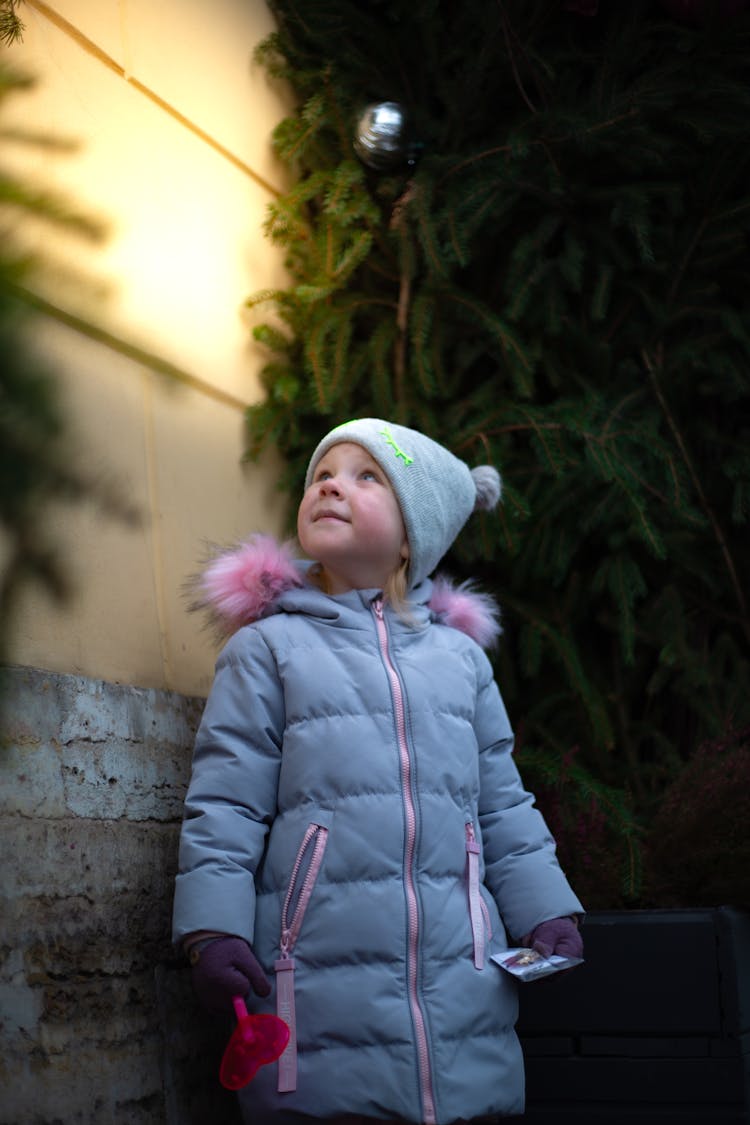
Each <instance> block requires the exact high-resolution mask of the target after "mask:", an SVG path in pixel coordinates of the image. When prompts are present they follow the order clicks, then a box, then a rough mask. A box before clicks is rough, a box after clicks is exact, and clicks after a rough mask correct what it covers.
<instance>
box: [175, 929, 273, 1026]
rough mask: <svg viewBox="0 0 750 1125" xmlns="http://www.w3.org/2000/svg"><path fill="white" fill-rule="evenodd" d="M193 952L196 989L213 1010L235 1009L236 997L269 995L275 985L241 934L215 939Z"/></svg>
mask: <svg viewBox="0 0 750 1125" xmlns="http://www.w3.org/2000/svg"><path fill="white" fill-rule="evenodd" d="M196 944H197V946H198V947H199V948H197V949H196V948H195V947H194V948H193V949H192V950H191V951H190V963H191V965H192V966H193V971H192V979H193V989H194V991H195V994H196V996H197V997H198V1000H199V1001H200V1003H201V1004H202V1005H203V1007H204V1008H206V1009H207V1010H208V1011H209V1012H227V1011H231V1009H232V997H233V996H242V997H245V996H247V994H248V992H250V990H251V989H252V991H253V992H254V993H255V994H256V996H268V994H269V992H270V991H271V985H270V984H269V983H268V977H267V976H266V974H265V973H264V972H263V969H262V968H261V966H260V964H259V962H258V960H257V958H256V956H255V954H254V953H253V951H252V949H251V948H250V946H249V945H248V943H247V942H246V941H244V940H243V939H242V938H238V937H231V936H227V937H220V938H213V939H211V940H209V941H208V942H207V944H206V945H204V944H203V943H202V942H197V943H196Z"/></svg>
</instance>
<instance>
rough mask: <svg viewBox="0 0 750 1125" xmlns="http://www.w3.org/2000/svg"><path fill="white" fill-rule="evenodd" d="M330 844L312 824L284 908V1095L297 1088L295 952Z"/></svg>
mask: <svg viewBox="0 0 750 1125" xmlns="http://www.w3.org/2000/svg"><path fill="white" fill-rule="evenodd" d="M327 843H328V829H327V828H325V827H323V825H322V824H309V825H308V827H307V830H306V832H305V835H304V837H303V838H302V843H301V844H300V847H299V851H298V852H297V858H296V860H295V861H294V867H293V868H292V874H291V876H290V878H289V886H288V888H287V892H286V898H285V899H284V905H283V906H282V908H281V943H280V949H281V956H280V957H279V959H278V960H277V961H276V962H275V963H274V969H275V970H276V1014H277V1015H278V1016H279V1018H280V1019H282V1020H284V1022H285V1023H286V1025H287V1026H288V1028H289V1042H288V1044H287V1046H286V1048H285V1050H284V1053H283V1054H282V1056H281V1058H280V1059H279V1081H278V1086H277V1089H278V1092H279V1093H280V1094H285V1093H289V1092H290V1091H292V1090H296V1089H297V1016H296V1010H295V1005H294V958H293V957H292V950H293V949H294V946H295V945H296V942H297V938H298V937H299V932H300V930H301V929H302V921H303V919H304V917H305V911H306V910H307V905H308V903H309V901H310V895H311V894H312V891H313V887H314V886H315V881H316V879H317V878H318V873H319V871H320V867H321V864H322V862H323V853H324V852H325V850H326V844H327ZM311 846H312V848H313V852H312V856H311V857H310V863H309V865H308V868H307V871H306V873H305V877H304V879H303V880H302V886H301V887H300V892H299V896H298V898H297V902H296V905H295V907H294V910H293V912H292V916H291V919H290V918H289V912H290V910H291V908H292V902H293V900H294V894H295V890H296V887H297V882H298V880H299V873H300V870H301V868H302V863H303V861H304V859H305V856H306V854H307V852H308V850H309V848H310V847H311Z"/></svg>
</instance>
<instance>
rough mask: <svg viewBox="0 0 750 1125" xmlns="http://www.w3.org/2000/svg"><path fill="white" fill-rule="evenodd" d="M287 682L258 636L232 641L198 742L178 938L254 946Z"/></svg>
mask: <svg viewBox="0 0 750 1125" xmlns="http://www.w3.org/2000/svg"><path fill="white" fill-rule="evenodd" d="M284 721H285V716H284V702H283V691H282V685H281V683H280V682H279V676H278V673H277V669H276V663H275V660H274V657H273V653H272V652H271V651H270V649H269V647H268V645H267V644H266V641H265V640H264V638H263V637H262V635H261V634H260V633H259V631H258V630H256V629H254V628H253V627H252V626H251V627H248V628H245V629H242V630H240V632H238V633H237V634H236V635H235V636H234V637H233V638H232V639H231V640H230V641H229V643H228V644H227V645H226V647H225V648H224V650H223V652H222V653H221V655H220V657H219V660H218V662H217V665H216V676H215V679H214V684H213V687H212V689H211V693H210V695H209V697H208V700H207V702H206V708H205V711H204V713H203V718H202V721H201V724H200V727H199V729H198V734H197V736H196V742H195V750H194V754H193V769H192V776H191V780H190V785H189V787H188V792H187V796H186V799H185V813H184V820H183V824H182V831H181V836H180V852H179V869H178V875H177V880H176V887H175V901H174V912H173V939H174V941H179V940H180V939H181V938H182V937H184V936H185V935H186V934H188V933H192V932H194V931H196V930H209V931H217V932H222V933H230V934H237V935H239V936H240V937H244V938H245V939H247V940H248V941H252V938H253V931H254V920H255V872H256V869H257V867H258V864H259V862H260V860H261V857H262V855H263V848H264V844H265V838H266V835H267V832H268V829H269V825H270V823H271V820H272V819H273V816H274V814H275V810H276V794H277V790H278V777H279V769H280V764H281V746H282V739H283V732H284Z"/></svg>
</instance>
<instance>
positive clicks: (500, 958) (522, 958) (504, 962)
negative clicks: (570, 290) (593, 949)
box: [492, 949, 583, 981]
mask: <svg viewBox="0 0 750 1125" xmlns="http://www.w3.org/2000/svg"><path fill="white" fill-rule="evenodd" d="M492 960H493V961H496V962H497V964H498V965H499V966H500V967H501V968H502V969H505V970H506V971H507V972H509V973H512V974H513V976H514V977H516V978H517V979H518V980H523V981H528V980H540V979H541V978H542V977H548V976H549V975H550V974H551V973H559V972H560V971H561V970H562V969H572V968H573V966H574V965H580V964H581V962H582V961H583V957H559V956H558V955H557V954H556V953H553V954H552V956H551V957H542V955H541V953H537V951H536V950H535V949H506V950H505V952H504V953H495V954H493V956H492Z"/></svg>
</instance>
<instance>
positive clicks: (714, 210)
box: [248, 0, 750, 904]
mask: <svg viewBox="0 0 750 1125" xmlns="http://www.w3.org/2000/svg"><path fill="white" fill-rule="evenodd" d="M271 6H272V9H273V11H274V13H275V15H276V17H277V21H278V32H277V33H276V34H274V35H273V36H271V37H270V39H269V40H267V41H266V43H264V44H263V45H262V47H261V49H260V57H261V58H262V60H263V61H264V62H265V63H266V65H267V66H268V67H269V70H270V71H271V73H273V74H275V75H278V76H282V77H284V78H285V79H286V80H288V81H289V82H290V83H291V85H292V87H293V89H294V91H295V92H296V94H297V96H298V109H297V111H296V112H295V113H294V114H293V115H292V116H290V117H289V118H288V119H286V120H285V121H283V122H282V123H281V124H280V125H279V127H278V128H277V130H276V133H275V137H274V141H275V144H276V147H277V149H278V152H279V153H280V154H281V156H282V157H283V158H284V159H285V160H286V161H287V162H288V163H289V165H290V166H291V167H292V169H293V170H294V173H295V177H294V186H293V187H292V189H291V190H290V191H289V192H288V194H286V195H285V196H284V197H283V198H281V199H280V200H279V201H278V202H276V203H274V204H273V205H272V207H271V208H270V213H269V218H268V223H267V232H268V235H269V237H270V238H271V239H272V240H273V241H274V242H276V243H277V244H279V245H280V246H282V247H283V248H284V249H285V251H286V258H287V264H288V267H289V271H290V278H291V281H290V285H289V287H288V288H287V289H284V290H280V291H273V292H264V293H260V294H256V295H255V296H254V297H253V298H251V300H250V302H249V303H250V304H252V305H257V304H260V303H262V302H271V303H272V306H273V309H274V311H275V314H276V315H275V317H274V318H273V323H271V322H270V321H269V323H266V324H263V325H261V326H259V327H258V328H256V330H255V335H256V337H257V339H259V340H260V341H261V342H262V343H264V344H265V345H266V346H267V347H268V348H269V351H270V356H269V362H268V364H267V366H266V367H265V371H264V381H265V387H266V390H267V395H266V398H265V400H264V401H263V402H262V403H260V404H259V405H257V406H255V407H253V408H252V409H251V410H250V412H249V416H248V422H249V434H250V438H249V455H250V456H251V457H252V456H257V454H258V453H259V452H260V451H261V450H262V449H263V448H264V447H265V446H266V445H268V444H273V445H276V446H278V447H279V448H280V449H281V451H282V452H283V454H284V455H285V457H286V459H287V464H288V473H287V476H286V478H285V481H284V486H285V487H286V488H288V489H289V491H290V492H291V493H292V494H293V495H297V494H298V492H299V489H300V487H301V482H302V479H303V475H304V468H305V464H306V458H307V456H308V455H309V452H310V450H311V449H312V448H313V446H314V444H315V442H316V441H317V439H318V438H319V437H320V436H321V435H322V434H323V433H324V432H326V431H327V429H329V428H330V426H331V425H332V424H335V423H336V422H338V421H340V420H343V419H345V418H347V417H352V416H356V415H370V414H372V415H377V416H386V417H394V418H396V419H397V420H399V421H401V422H404V423H405V424H408V425H414V426H416V427H417V428H420V429H424V430H425V431H426V432H427V433H429V434H431V435H432V436H434V437H435V438H437V439H438V440H440V441H442V442H444V443H445V444H446V445H448V446H449V447H450V448H451V449H453V451H454V452H456V453H457V454H458V455H460V456H461V457H463V458H464V459H466V460H467V461H468V462H469V463H478V462H483V461H491V462H493V463H494V464H496V465H497V466H498V467H499V468H500V470H501V472H502V474H503V478H504V486H505V492H504V497H505V498H504V506H503V510H502V513H501V517H500V519H497V518H494V517H493V518H492V519H485V520H484V521H483V522H482V523H481V524H480V525H479V529H478V530H477V531H476V532H475V533H474V534H473V535H472V533H470V532H467V533H465V534H464V536H463V537H462V539H461V541H460V544H459V545H458V546H457V548H456V549H455V551H454V553H453V555H452V556H451V557H450V558H449V560H448V568H449V569H451V570H452V571H453V573H454V574H455V575H456V576H458V577H463V576H465V575H472V576H475V577H477V578H479V579H480V580H481V582H482V584H483V585H484V586H485V587H490V588H492V589H493V590H494V591H495V592H496V593H497V595H498V597H499V600H500V601H501V603H502V605H503V607H504V623H505V636H504V638H503V641H502V643H501V646H500V649H499V651H498V653H497V656H496V665H497V673H498V677H499V680H500V683H501V687H502V690H503V693H504V695H505V698H506V702H507V704H508V707H509V710H510V713H511V715H512V717H513V720H514V723H515V726H516V729H517V732H518V741H519V747H520V749H519V754H520V756H521V758H522V760H523V761H525V763H526V765H525V771H526V773H527V775H529V776H531V778H532V780H535V781H536V783H537V784H539V785H540V786H541V787H542V789H544V788H548V789H549V790H550V792H551V794H552V799H553V800H554V799H556V798H559V797H560V794H561V792H562V793H563V796H564V797H565V801H566V802H567V809H568V812H567V814H566V815H567V816H568V822H567V828H568V830H571V824H572V823H573V822H575V821H576V818H578V820H579V821H580V818H581V817H583V818H584V820H585V818H586V817H589V820H590V818H591V816H592V815H593V814H596V816H599V814H602V816H603V817H604V822H605V826H606V830H607V831H611V830H614V831H615V832H617V833H619V835H620V836H621V838H622V839H623V840H624V842H625V845H626V846H625V850H624V853H623V854H624V858H625V880H624V884H623V886H624V893H625V894H626V895H632V894H633V893H635V890H636V884H637V862H636V855H637V835H638V830H639V829H638V826H639V825H645V826H646V827H647V826H648V824H649V822H650V818H651V817H652V815H653V812H654V810H655V808H656V807H658V804H659V801H660V799H661V795H662V793H663V791H664V789H665V786H666V785H667V784H668V783H669V781H670V780H671V779H672V778H673V777H674V776H675V775H676V774H677V773H678V772H679V770H680V769H681V767H682V765H683V763H685V762H686V761H687V760H688V759H689V758H690V755H691V753H692V752H693V750H694V749H695V748H696V747H697V746H698V745H699V744H700V743H702V742H703V741H705V740H706V739H707V738H710V737H718V736H719V735H720V734H721V732H722V731H725V730H726V729H727V728H728V727H730V726H731V725H732V724H734V725H742V724H744V723H747V722H748V721H749V719H750V716H749V706H750V705H749V703H748V700H749V699H750V660H749V658H748V652H749V642H750V613H749V610H748V593H747V588H746V580H745V575H746V574H747V573H748V564H749V563H750V553H749V551H748V543H749V540H748V534H747V523H748V506H749V504H750V492H749V491H748V490H749V488H750V450H749V441H750V414H749V412H748V390H749V387H750V332H749V322H748V315H747V314H748V293H750V255H749V254H748V250H749V247H748V233H749V230H750V191H749V189H748V185H749V184H750V145H748V130H749V129H750V20H749V19H748V17H747V16H745V15H740V16H739V17H736V18H732V19H728V18H724V17H723V16H722V15H721V12H720V11H719V8H718V7H716V9H715V11H714V14H713V16H712V15H711V11H710V10H708V15H707V18H706V19H705V20H703V21H700V22H696V23H694V24H690V25H688V24H685V25H683V24H680V23H677V22H676V21H675V20H674V19H673V18H671V17H670V16H669V15H667V14H666V12H665V11H664V9H663V8H662V7H661V6H660V5H659V4H656V3H647V2H646V0H634V2H632V3H628V4H620V3H606V2H602V3H600V5H599V10H598V13H596V14H594V15H590V16H584V15H581V14H579V13H578V12H575V11H571V10H568V9H569V8H574V7H578V8H586V7H587V5H581V4H579V5H573V4H569V5H564V4H561V3H560V2H551V0H498V2H497V3H496V4H493V5H487V4H486V3H483V2H482V0H466V3H464V4H462V5H447V4H440V3H438V2H437V0H414V2H413V3H410V4H408V5H407V4H404V3H401V2H400V0H369V2H366V3H363V2H362V0H306V3H305V4H304V5H303V6H302V5H298V4H296V3H294V2H292V0H273V2H272V5H271ZM588 7H594V8H595V7H596V5H593V6H592V5H588ZM710 8H711V6H710V5H708V9H710ZM384 101H392V102H395V103H397V105H399V106H400V107H402V109H403V111H404V113H405V115H406V118H407V120H408V123H409V125H408V129H409V134H408V136H407V135H405V136H404V138H403V144H402V145H401V147H400V148H399V150H398V152H397V157H398V159H396V160H395V162H392V163H391V164H390V165H389V166H387V167H385V168H378V169H376V168H372V167H370V166H368V165H367V164H365V163H362V162H361V161H360V160H359V159H358V158H357V156H356V154H355V151H354V149H353V139H354V138H355V137H356V135H357V132H358V129H360V128H361V126H360V125H359V124H358V122H360V121H361V114H362V111H363V109H364V108H365V107H366V106H368V105H372V104H378V103H382V102H384ZM409 138H411V140H412V142H414V143H411V144H410V143H409ZM410 157H411V158H412V159H415V163H413V164H410V163H409V162H408V161H409V158H410ZM571 817H572V820H571ZM633 817H635V819H633ZM581 823H583V821H581ZM561 827H562V828H564V827H565V826H564V825H561ZM589 827H590V828H591V824H590V823H589ZM591 830H592V831H593V829H591ZM603 850H604V851H606V848H605V849H603ZM602 893H606V894H607V895H609V897H610V900H611V898H612V895H613V893H614V892H613V891H612V887H611V886H609V887H608V888H607V890H606V891H603V892H602ZM610 904H611V902H610Z"/></svg>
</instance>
